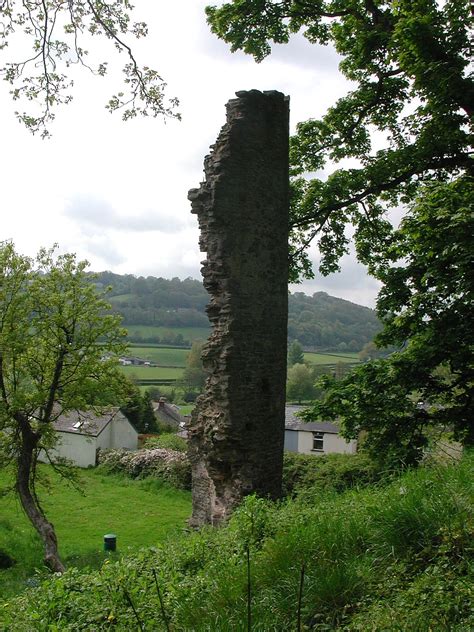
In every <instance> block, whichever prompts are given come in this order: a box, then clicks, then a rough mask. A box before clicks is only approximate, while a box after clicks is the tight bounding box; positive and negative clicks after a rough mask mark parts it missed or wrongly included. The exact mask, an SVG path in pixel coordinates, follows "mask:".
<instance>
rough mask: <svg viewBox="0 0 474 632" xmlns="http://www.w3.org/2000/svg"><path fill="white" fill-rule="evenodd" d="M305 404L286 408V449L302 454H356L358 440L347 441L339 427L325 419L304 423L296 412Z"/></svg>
mask: <svg viewBox="0 0 474 632" xmlns="http://www.w3.org/2000/svg"><path fill="white" fill-rule="evenodd" d="M304 408H305V407H304V406H290V405H287V406H286V408H285V450H288V451H289V452H299V453H300V454H314V455H316V456H318V455H321V454H334V453H336V454H355V453H356V452H357V441H355V440H351V441H347V440H346V439H344V437H341V436H340V434H339V428H338V427H337V426H336V425H335V424H332V423H329V422H324V421H321V422H320V421H311V422H308V423H304V422H303V421H302V420H301V419H299V418H298V417H296V415H295V413H297V412H298V411H300V410H303V409H304Z"/></svg>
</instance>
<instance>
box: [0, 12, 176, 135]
mask: <svg viewBox="0 0 474 632" xmlns="http://www.w3.org/2000/svg"><path fill="white" fill-rule="evenodd" d="M132 10H133V7H132V5H131V3H130V2H129V0H113V1H112V2H105V1H103V0H68V1H67V2H66V1H65V0H34V1H31V0H0V50H1V55H2V57H3V59H4V62H3V65H2V66H0V76H2V77H3V79H4V80H6V81H7V82H9V83H10V85H11V86H12V89H11V94H12V96H13V99H14V100H15V101H18V102H19V103H22V104H23V103H24V104H26V107H27V110H26V111H17V112H16V116H17V117H18V118H19V120H20V121H22V122H23V123H25V124H26V125H27V127H28V128H29V129H30V130H31V131H32V132H36V131H41V133H42V135H43V136H46V135H47V134H48V130H47V125H48V123H50V122H51V121H52V120H53V119H54V108H55V106H56V105H58V104H60V103H68V102H69V101H70V100H71V99H72V94H71V89H72V86H73V83H74V82H73V78H72V76H71V68H72V67H73V66H74V65H80V66H83V67H84V68H86V69H88V70H89V71H91V72H92V73H93V74H97V75H101V76H103V75H105V74H106V73H107V69H108V66H109V63H108V61H96V62H94V61H92V59H91V57H90V56H89V53H88V50H87V48H88V47H89V46H90V45H91V44H92V46H93V41H92V38H97V37H99V38H101V39H102V40H109V41H110V43H111V44H112V45H113V47H115V49H117V50H118V52H120V53H123V54H124V56H125V58H126V63H125V64H124V66H123V74H124V82H123V87H122V89H121V91H118V92H116V93H115V94H114V95H113V96H112V97H111V98H110V100H109V101H108V103H107V106H106V107H107V108H108V109H109V110H110V111H111V112H112V111H114V110H118V109H121V110H122V112H123V119H124V120H126V119H129V118H131V117H134V116H136V115H137V114H142V115H144V116H158V115H165V116H179V115H177V114H176V111H175V107H176V105H177V103H178V101H177V99H174V98H172V99H170V100H169V101H167V100H166V99H165V96H164V88H165V85H166V84H165V83H164V81H163V79H162V78H161V77H160V75H159V73H158V72H157V71H156V70H154V69H152V68H149V67H148V66H140V65H139V63H138V61H137V59H136V57H135V54H134V52H133V50H132V49H131V47H130V45H129V42H128V40H129V39H130V38H132V37H133V38H140V37H146V35H147V34H148V27H147V25H146V24H145V22H139V21H132V19H131V17H130V12H131V11H132ZM10 49H13V51H12V53H10ZM10 55H12V56H13V59H12V58H11V57H10ZM33 101H34V102H36V103H37V104H38V105H39V108H40V110H39V112H38V113H36V114H34V113H33V105H32V102H33Z"/></svg>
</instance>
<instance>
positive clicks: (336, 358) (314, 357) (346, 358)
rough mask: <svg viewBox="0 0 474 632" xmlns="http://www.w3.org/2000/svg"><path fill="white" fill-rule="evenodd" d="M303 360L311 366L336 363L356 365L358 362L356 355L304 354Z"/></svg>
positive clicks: (357, 355)
mask: <svg viewBox="0 0 474 632" xmlns="http://www.w3.org/2000/svg"><path fill="white" fill-rule="evenodd" d="M304 359H305V360H306V361H307V362H311V364H337V363H338V362H346V363H352V364H354V363H356V362H359V354H358V353H344V354H340V355H339V354H335V353H305V354H304Z"/></svg>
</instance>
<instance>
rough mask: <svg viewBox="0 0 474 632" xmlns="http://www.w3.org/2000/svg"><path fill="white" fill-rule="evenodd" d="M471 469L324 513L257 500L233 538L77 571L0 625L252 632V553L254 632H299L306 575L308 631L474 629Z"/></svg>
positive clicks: (392, 487)
mask: <svg viewBox="0 0 474 632" xmlns="http://www.w3.org/2000/svg"><path fill="white" fill-rule="evenodd" d="M315 460H317V459H315ZM473 467H474V462H473V458H472V455H471V456H469V455H467V456H466V457H465V458H464V459H463V461H462V462H461V463H460V464H453V465H450V466H446V467H437V468H435V469H432V468H422V469H419V470H417V471H413V472H409V473H407V474H405V475H404V476H402V477H400V478H398V479H396V480H394V481H393V482H392V483H391V484H389V485H385V486H378V487H373V488H370V487H366V488H364V489H361V490H358V491H355V490H350V491H346V492H345V493H342V494H339V495H332V494H327V498H326V499H324V497H323V496H320V497H319V499H318V502H317V503H314V499H311V500H310V501H309V502H305V500H304V499H300V500H298V501H289V502H287V503H285V504H280V505H274V504H272V503H269V502H267V501H264V500H262V499H258V498H255V497H248V498H247V499H246V500H245V501H244V503H243V504H242V506H241V507H240V508H239V509H238V510H237V511H236V512H235V513H234V515H233V517H232V518H231V520H230V523H229V525H228V526H227V527H223V528H221V529H203V530H201V531H199V532H194V533H188V534H186V535H185V536H182V535H181V536H179V537H175V538H171V539H170V540H168V541H167V542H166V543H165V544H162V545H159V546H157V547H154V548H153V549H151V550H147V551H142V552H141V553H140V554H138V555H135V556H132V557H129V558H124V559H122V560H121V561H119V562H118V563H112V562H111V563H106V564H105V565H104V566H103V567H102V569H101V571H100V572H89V573H84V574H81V573H79V572H77V571H76V570H74V569H71V570H68V571H66V573H64V575H63V576H61V577H55V578H52V579H50V580H48V581H46V582H45V583H43V585H42V586H41V587H40V588H38V589H36V590H35V591H34V592H33V593H32V592H31V591H30V592H29V593H28V595H26V594H25V595H22V596H19V597H18V598H17V599H16V600H12V601H11V602H10V603H9V604H8V605H6V606H5V607H3V608H2V609H0V622H1V623H3V625H4V626H5V627H6V628H7V629H9V630H11V632H16V631H20V630H21V631H22V630H24V629H28V627H31V628H34V629H38V630H43V629H44V630H46V629H48V626H52V625H56V624H57V622H58V621H60V622H61V629H63V630H65V631H67V630H71V631H72V630H90V629H94V630H97V631H100V630H107V629H110V627H111V626H113V627H114V628H115V629H117V630H128V629H135V628H137V618H136V617H137V616H138V618H139V620H140V621H141V624H142V627H143V629H144V630H161V629H163V630H164V629H166V627H165V623H164V617H163V610H164V613H165V615H166V618H167V619H168V620H169V625H170V628H171V629H173V630H176V631H177V632H178V631H181V630H182V631H184V630H196V631H203V632H204V630H209V629H211V630H212V629H213V630H223V631H226V630H228V631H229V632H230V631H231V630H237V629H245V626H246V622H247V596H246V595H247V592H246V587H247V562H246V550H247V549H248V548H249V547H250V550H251V557H250V562H251V564H250V570H251V580H252V588H253V592H252V601H251V607H252V621H253V626H254V629H256V630H272V629H278V630H291V629H294V628H295V625H296V617H297V600H298V593H299V585H300V579H301V568H302V564H303V563H304V565H305V574H304V582H303V591H302V604H301V605H302V609H301V610H302V624H303V625H304V626H305V627H306V628H309V629H318V628H319V629H333V630H378V629H384V630H387V631H388V632H396V631H397V630H400V627H402V628H403V629H407V630H415V629H416V630H428V629H430V628H431V629H446V630H448V629H449V630H465V629H469V627H470V624H471V623H472V620H473V618H472V615H473V613H472V581H473V579H474V575H473V570H472V569H473V565H472V562H473V559H474V558H473V556H474V550H473V546H472V535H473V524H474V521H473V519H474V515H473V509H472V508H473V506H474V502H473V501H474V498H473V490H472V476H473V473H474V472H473ZM158 588H159V590H160V594H161V596H162V599H163V606H164V609H163V610H162V609H161V608H160V604H159V597H158ZM125 593H127V594H128V596H129V599H127V597H126V594H125ZM131 603H133V608H132V606H131ZM412 622H414V623H413V625H412ZM440 624H441V626H442V627H440Z"/></svg>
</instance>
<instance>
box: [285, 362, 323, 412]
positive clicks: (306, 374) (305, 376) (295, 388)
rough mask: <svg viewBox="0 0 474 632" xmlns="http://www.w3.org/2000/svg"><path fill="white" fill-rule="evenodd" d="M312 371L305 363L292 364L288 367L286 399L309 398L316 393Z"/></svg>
mask: <svg viewBox="0 0 474 632" xmlns="http://www.w3.org/2000/svg"><path fill="white" fill-rule="evenodd" d="M314 379H315V378H314V373H313V371H312V369H311V368H310V367H309V366H307V365H306V364H294V365H293V366H292V367H290V368H289V369H288V378H287V382H286V399H287V401H297V402H298V403H301V401H302V400H310V399H312V398H313V397H314V396H315V394H316V389H315V387H314Z"/></svg>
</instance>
